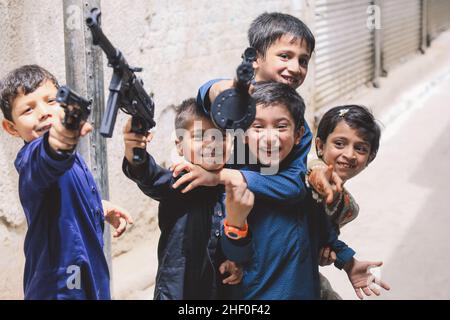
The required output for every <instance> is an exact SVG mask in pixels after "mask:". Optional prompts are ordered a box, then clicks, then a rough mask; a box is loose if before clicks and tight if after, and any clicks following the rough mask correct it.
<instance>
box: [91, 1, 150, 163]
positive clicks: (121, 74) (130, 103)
mask: <svg viewBox="0 0 450 320" xmlns="http://www.w3.org/2000/svg"><path fill="white" fill-rule="evenodd" d="M100 15H101V12H100V10H99V9H98V8H93V9H92V10H91V14H90V16H89V17H88V18H87V19H86V24H87V26H88V27H89V29H90V30H91V33H92V39H93V43H94V45H98V46H100V48H101V49H102V50H103V52H105V54H106V57H107V58H108V65H109V66H110V67H111V68H113V75H112V79H111V82H110V84H109V97H108V101H107V105H106V111H105V115H104V116H103V119H102V123H101V126H100V134H101V135H102V136H104V137H106V138H110V137H112V133H113V130H114V124H115V122H116V118H117V112H118V110H119V109H121V110H122V111H123V112H125V113H127V114H130V115H131V116H132V124H131V131H132V132H135V133H139V134H143V135H145V134H147V133H148V131H149V130H150V129H151V128H153V127H154V126H155V121H154V120H153V117H154V112H155V104H154V102H153V100H152V98H151V97H150V96H149V95H148V94H147V92H145V90H144V87H143V84H144V83H143V81H142V80H141V79H140V78H138V77H137V76H136V72H140V71H142V68H132V67H130V66H129V65H128V62H127V61H126V59H125V57H124V56H123V54H122V53H121V52H120V51H119V50H118V49H116V48H115V47H114V46H113V45H112V44H111V42H110V41H109V40H108V38H106V36H105V35H104V33H103V31H102V29H101V27H100ZM144 160H145V150H144V149H140V148H134V150H133V163H135V164H140V163H142V162H144Z"/></svg>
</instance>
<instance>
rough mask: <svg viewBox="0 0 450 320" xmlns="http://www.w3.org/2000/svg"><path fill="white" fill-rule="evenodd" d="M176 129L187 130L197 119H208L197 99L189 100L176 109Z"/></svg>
mask: <svg viewBox="0 0 450 320" xmlns="http://www.w3.org/2000/svg"><path fill="white" fill-rule="evenodd" d="M175 112H176V114H175V129H187V128H188V127H189V126H190V125H192V123H193V122H194V121H195V120H196V119H201V118H207V119H209V118H208V116H207V115H206V114H205V113H204V112H203V111H202V110H201V108H200V107H199V106H198V105H197V99H195V98H189V99H186V100H184V101H183V102H182V103H181V104H180V105H179V106H177V107H175Z"/></svg>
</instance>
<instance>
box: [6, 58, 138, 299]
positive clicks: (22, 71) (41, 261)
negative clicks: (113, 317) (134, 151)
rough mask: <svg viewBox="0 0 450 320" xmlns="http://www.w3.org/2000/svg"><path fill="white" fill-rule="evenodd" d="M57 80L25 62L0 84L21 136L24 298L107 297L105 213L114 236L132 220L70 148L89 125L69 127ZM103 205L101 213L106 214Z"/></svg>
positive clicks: (10, 120)
mask: <svg viewBox="0 0 450 320" xmlns="http://www.w3.org/2000/svg"><path fill="white" fill-rule="evenodd" d="M57 88H58V82H57V80H56V78H55V77H54V76H53V75H52V74H50V73H49V72H48V71H47V70H45V69H43V68H41V67H39V66H37V65H26V66H22V67H20V68H17V69H15V70H13V71H11V72H10V73H9V74H8V75H7V76H6V77H5V78H4V79H3V80H2V82H1V84H0V107H1V109H2V112H3V115H4V119H3V121H2V125H3V128H4V129H5V131H6V132H8V133H9V134H11V135H12V136H15V137H20V138H21V139H22V140H24V142H25V145H24V146H23V147H22V149H21V150H20V151H19V153H18V154H17V158H16V160H15V162H14V164H15V167H16V169H17V171H18V173H19V196H20V201H21V204H22V207H23V209H24V212H25V216H26V219H27V224H28V231H27V234H26V238H25V243H24V251H25V258H26V261H25V271H24V296H25V299H40V300H42V299H110V286H109V279H110V278H109V271H108V265H107V263H106V259H105V256H104V254H103V227H104V220H105V218H106V220H107V221H109V222H110V223H111V224H112V225H113V226H114V227H115V228H117V231H116V233H115V235H114V236H119V235H120V234H121V233H122V232H123V231H124V229H125V222H129V223H132V220H131V218H130V217H129V216H128V214H127V213H126V212H124V211H123V210H122V209H120V208H118V207H115V206H114V205H112V204H110V203H107V202H105V203H104V205H105V208H103V204H102V201H101V198H100V194H99V192H98V189H97V186H96V184H95V181H94V178H93V177H92V175H91V173H90V172H89V169H88V167H87V166H86V163H85V162H84V160H83V159H82V158H81V156H80V155H79V154H78V153H77V152H73V153H68V154H66V155H63V153H59V152H57V151H63V150H73V149H74V148H75V147H76V145H77V143H78V139H79V137H80V136H85V135H86V134H87V133H89V132H90V131H91V130H92V127H91V126H90V124H88V123H84V124H82V126H81V128H80V130H79V131H78V130H68V129H66V128H65V127H64V126H63V125H62V123H61V120H62V119H63V117H64V112H63V109H62V108H61V107H60V106H59V104H58V103H57V102H56V100H55V97H56V93H57ZM104 210H105V217H104V214H103V211H104Z"/></svg>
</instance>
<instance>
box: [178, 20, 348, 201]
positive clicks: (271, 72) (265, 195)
mask: <svg viewBox="0 0 450 320" xmlns="http://www.w3.org/2000/svg"><path fill="white" fill-rule="evenodd" d="M248 39H249V44H250V46H251V47H253V48H255V49H256V51H257V59H256V61H255V62H254V68H255V81H256V82H259V81H276V82H280V83H284V84H287V85H289V86H290V87H292V88H294V89H297V88H298V87H299V86H300V85H301V84H302V83H303V81H304V80H305V78H306V75H307V71H308V63H309V60H310V58H311V55H312V53H313V52H314V47H315V39H314V35H313V34H312V32H311V31H310V30H309V28H308V27H307V26H306V25H305V24H304V23H303V22H302V21H300V20H299V19H297V18H295V17H293V16H291V15H288V14H283V13H264V14H262V15H260V16H258V17H257V18H256V19H255V20H254V21H253V22H252V24H251V26H250V28H249V31H248ZM232 86H233V80H220V79H215V80H211V81H208V82H207V83H205V84H204V85H203V86H202V87H201V88H200V89H199V92H198V96H197V103H198V104H199V105H200V106H202V107H203V109H204V112H205V114H209V110H210V105H211V101H214V99H215V98H216V97H217V96H218V95H219V94H220V93H221V92H222V91H224V90H226V89H228V88H230V87H232ZM304 128H305V130H304V133H303V136H302V137H301V140H300V143H299V144H298V145H295V146H294V151H293V161H292V163H291V165H290V166H289V167H286V168H283V169H280V170H279V171H278V172H277V173H276V174H274V175H261V173H260V172H253V171H249V170H245V168H243V166H242V164H237V165H239V168H240V170H235V169H231V168H225V169H223V170H221V171H220V172H219V175H218V179H217V181H218V183H221V184H225V183H227V182H230V183H233V184H234V185H239V184H241V183H247V185H248V188H249V189H250V190H251V191H252V192H253V193H254V194H255V197H256V199H257V200H258V199H259V198H262V199H272V200H274V201H277V202H284V203H285V202H286V201H288V202H291V201H294V202H296V201H297V200H298V198H303V197H304V196H305V195H306V190H307V189H306V186H305V183H304V178H305V175H306V171H307V167H306V159H307V156H308V152H309V150H310V148H311V141H312V134H311V130H310V129H309V127H308V124H307V123H306V122H305V124H304ZM326 169H327V168H326V166H323V167H318V166H317V167H315V168H314V171H315V177H316V179H315V181H313V182H312V186H313V187H317V188H316V189H319V191H321V194H322V195H324V196H325V197H326V200H327V202H329V203H331V202H332V200H333V193H334V192H336V191H341V190H342V188H341V183H340V179H339V177H338V176H337V175H336V174H335V173H333V174H332V175H331V181H329V179H328V178H327V176H326ZM183 170H187V171H190V172H195V174H192V175H190V176H187V175H185V176H184V177H182V178H180V179H179V180H178V181H177V183H176V184H174V188H178V187H179V186H180V185H185V184H186V185H187V186H186V187H185V188H184V189H183V192H188V191H190V190H192V189H194V188H196V187H198V186H200V185H203V184H204V181H210V180H211V178H209V177H208V173H207V172H205V171H204V170H202V169H201V168H200V167H198V166H195V167H193V166H189V164H184V163H183V164H180V165H176V166H174V174H175V176H177V175H178V174H179V173H180V172H182V171H183ZM319 186H320V188H319Z"/></svg>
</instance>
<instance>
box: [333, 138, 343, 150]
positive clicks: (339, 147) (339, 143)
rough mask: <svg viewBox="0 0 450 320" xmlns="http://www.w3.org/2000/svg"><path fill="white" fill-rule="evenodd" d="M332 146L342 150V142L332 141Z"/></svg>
mask: <svg viewBox="0 0 450 320" xmlns="http://www.w3.org/2000/svg"><path fill="white" fill-rule="evenodd" d="M334 146H335V147H336V148H338V149H342V148H343V147H344V142H343V141H341V140H337V141H334Z"/></svg>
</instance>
